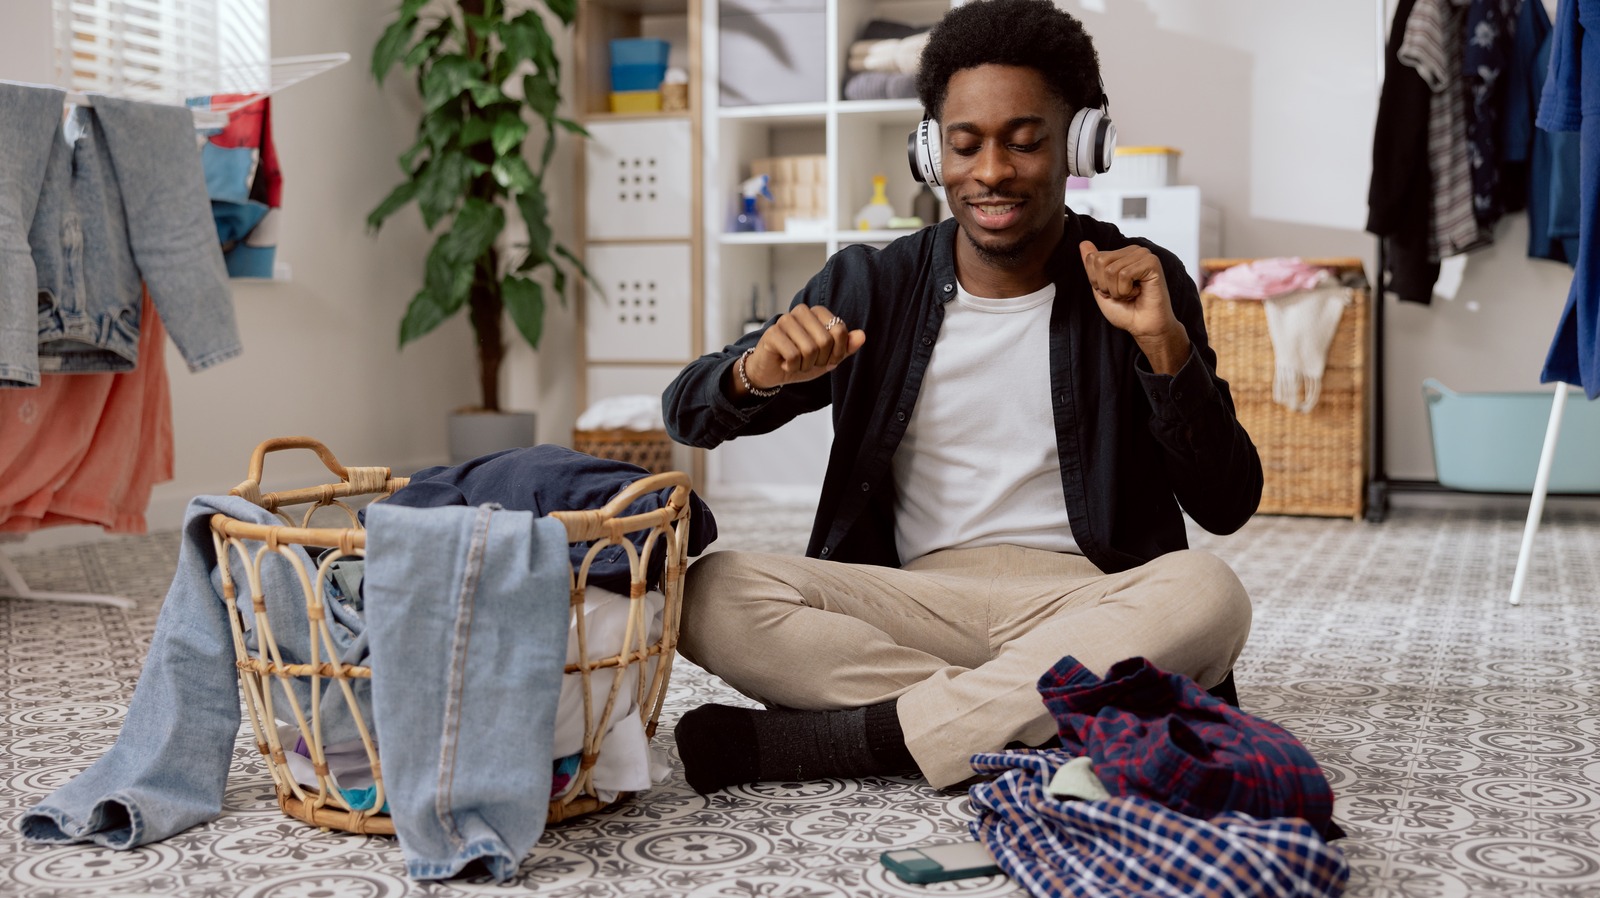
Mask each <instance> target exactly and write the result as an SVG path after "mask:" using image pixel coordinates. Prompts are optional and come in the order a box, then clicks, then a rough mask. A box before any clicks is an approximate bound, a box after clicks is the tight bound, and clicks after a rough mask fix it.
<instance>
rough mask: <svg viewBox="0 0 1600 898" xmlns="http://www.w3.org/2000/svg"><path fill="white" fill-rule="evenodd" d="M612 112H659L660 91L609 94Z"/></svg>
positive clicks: (623, 91) (631, 91) (613, 92)
mask: <svg viewBox="0 0 1600 898" xmlns="http://www.w3.org/2000/svg"><path fill="white" fill-rule="evenodd" d="M611 111H612V112H660V111H661V91H659V90H621V91H612V92H611Z"/></svg>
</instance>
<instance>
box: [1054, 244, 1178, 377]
mask: <svg viewBox="0 0 1600 898" xmlns="http://www.w3.org/2000/svg"><path fill="white" fill-rule="evenodd" d="M1078 252H1079V253H1080V254H1082V256H1083V270H1084V272H1085V273H1086V274H1088V276H1089V289H1090V290H1091V291H1093V293H1094V299H1095V302H1096V303H1098V304H1099V306H1100V314H1102V315H1104V316H1105V318H1106V320H1107V321H1109V322H1111V325H1112V326H1113V327H1116V328H1119V329H1121V330H1124V331H1127V332H1128V333H1129V334H1130V335H1132V336H1133V339H1134V340H1135V341H1136V342H1137V343H1138V344H1139V348H1140V349H1141V350H1143V352H1144V354H1145V357H1146V358H1148V359H1149V360H1150V368H1151V370H1153V371H1155V372H1156V373H1157V374H1176V373H1177V371H1178V369H1179V368H1182V367H1183V363H1184V362H1185V361H1187V360H1188V358H1189V332H1188V331H1187V330H1185V329H1184V327H1183V323H1182V322H1180V321H1179V320H1178V317H1177V316H1176V315H1174V314H1173V313H1172V298H1171V296H1170V295H1169V294H1168V293H1167V282H1166V276H1165V273H1164V272H1163V271H1162V270H1161V260H1160V259H1158V258H1156V254H1155V253H1153V252H1151V251H1150V250H1149V249H1148V248H1146V247H1143V246H1139V245H1138V244H1130V245H1128V246H1125V247H1123V248H1122V249H1114V250H1107V251H1105V252H1101V251H1100V250H1099V249H1097V248H1095V245H1094V244H1093V243H1090V242H1089V241H1087V240H1085V241H1083V242H1081V243H1079V244H1078Z"/></svg>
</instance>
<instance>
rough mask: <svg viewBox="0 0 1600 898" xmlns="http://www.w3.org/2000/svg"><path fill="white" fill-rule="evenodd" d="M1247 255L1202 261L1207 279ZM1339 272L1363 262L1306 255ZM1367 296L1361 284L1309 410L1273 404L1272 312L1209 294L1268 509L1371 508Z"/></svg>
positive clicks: (1208, 315)
mask: <svg viewBox="0 0 1600 898" xmlns="http://www.w3.org/2000/svg"><path fill="white" fill-rule="evenodd" d="M1248 261H1250V260H1249V259H1206V260H1203V261H1202V262H1201V268H1202V270H1203V271H1204V277H1205V278H1206V279H1207V280H1209V279H1210V276H1211V275H1213V274H1215V273H1216V272H1219V271H1221V270H1223V269H1225V268H1231V267H1233V266H1234V265H1239V264H1242V263H1244V262H1248ZM1305 261H1306V262H1307V263H1309V264H1312V265H1316V266H1318V267H1322V268H1327V269H1329V270H1330V271H1332V272H1333V273H1334V274H1336V275H1339V276H1341V277H1342V276H1345V275H1351V274H1360V273H1361V271H1362V263H1361V260H1360V259H1354V258H1348V259H1346V258H1340V259H1306V260H1305ZM1370 302H1371V301H1370V297H1369V294H1368V291H1367V290H1366V289H1365V288H1361V289H1357V290H1356V291H1355V296H1354V300H1353V301H1352V302H1351V303H1350V305H1348V306H1346V307H1345V310H1344V317H1342V318H1341V319H1340V320H1339V328H1338V330H1337V331H1335V332H1334V335H1333V343H1332V344H1331V345H1330V346H1329V349H1328V365H1327V368H1326V369H1325V370H1324V372H1323V375H1322V395H1321V397H1320V398H1319V399H1318V400H1317V404H1316V407H1315V408H1313V409H1312V410H1311V411H1310V412H1298V411H1293V410H1291V409H1288V408H1285V407H1284V406H1282V405H1279V404H1278V403H1276V402H1273V401H1272V379H1273V359H1274V355H1273V350H1272V340H1271V338H1270V337H1269V336H1268V334H1267V313H1266V309H1265V307H1264V306H1263V304H1262V303H1261V302H1259V301H1257V300H1229V299H1221V298H1219V297H1216V296H1212V295H1211V294H1209V293H1205V292H1204V291H1202V292H1201V294H1200V304H1201V307H1202V308H1203V309H1204V311H1205V319H1206V331H1207V333H1208V334H1209V335H1210V340H1211V346H1212V347H1213V348H1214V349H1215V350H1216V352H1217V373H1218V374H1219V375H1221V377H1222V379H1223V380H1226V381H1227V382H1228V388H1229V390H1230V391H1231V392H1232V393H1233V402H1234V406H1235V408H1236V409H1237V411H1238V415H1239V422H1240V423H1241V424H1243V425H1244V428H1245V430H1246V431H1248V432H1249V434H1250V438H1251V440H1252V441H1254V442H1255V444H1256V450H1257V451H1258V452H1259V453H1260V454H1261V467H1262V473H1263V477H1264V480H1265V482H1264V484H1263V486H1262V491H1261V507H1260V511H1261V513H1263V514H1292V515H1315V516H1322V517H1342V518H1355V519H1357V520H1359V519H1360V518H1361V516H1362V513H1363V511H1364V510H1365V502H1366V478H1367V402H1368V396H1367V391H1368V385H1369V383H1370V380H1369V377H1368V364H1369V356H1368V350H1367V346H1368V343H1369V342H1370V334H1369V327H1370V325H1369V322H1370V320H1371V308H1370Z"/></svg>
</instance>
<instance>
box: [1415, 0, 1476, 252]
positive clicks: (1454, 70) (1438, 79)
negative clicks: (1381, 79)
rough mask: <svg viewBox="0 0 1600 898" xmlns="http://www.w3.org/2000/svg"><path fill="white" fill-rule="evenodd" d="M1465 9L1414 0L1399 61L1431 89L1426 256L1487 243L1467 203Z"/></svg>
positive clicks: (1449, 2) (1449, 1)
mask: <svg viewBox="0 0 1600 898" xmlns="http://www.w3.org/2000/svg"><path fill="white" fill-rule="evenodd" d="M1465 17H1466V9H1465V8H1464V7H1462V6H1458V5H1456V4H1455V2H1454V0H1417V5H1416V6H1415V7H1414V8H1413V9H1412V10H1411V16H1410V18H1408V19H1406V30H1405V35H1404V37H1403V38H1402V39H1401V44H1400V52H1399V58H1400V61H1401V62H1404V63H1405V64H1407V65H1409V66H1411V67H1412V68H1414V69H1416V70H1417V74H1419V75H1421V76H1422V80H1423V81H1426V82H1427V83H1428V87H1429V88H1430V89H1432V91H1433V100H1432V102H1431V103H1429V105H1428V169H1429V171H1430V172H1432V174H1433V217H1432V219H1431V231H1432V234H1431V237H1430V244H1429V258H1430V259H1432V260H1435V261H1436V260H1439V259H1443V258H1446V257H1448V256H1454V255H1459V254H1460V253H1464V252H1466V251H1468V250H1472V249H1477V248H1478V247H1480V246H1484V245H1486V244H1488V243H1489V242H1490V241H1491V239H1492V237H1491V235H1489V234H1488V233H1486V232H1485V231H1483V230H1482V229H1480V228H1479V226H1478V217H1477V213H1476V212H1475V211H1474V209H1473V205H1472V163H1471V153H1470V151H1469V149H1468V145H1467V123H1466V114H1465V106H1466V102H1467V96H1466V82H1465V80H1464V79H1463V78H1462V77H1461V65H1462V56H1463V51H1464V49H1465V48H1464V46H1463V44H1464V39H1463V37H1462V35H1463V29H1464V27H1465V24H1466V19H1465Z"/></svg>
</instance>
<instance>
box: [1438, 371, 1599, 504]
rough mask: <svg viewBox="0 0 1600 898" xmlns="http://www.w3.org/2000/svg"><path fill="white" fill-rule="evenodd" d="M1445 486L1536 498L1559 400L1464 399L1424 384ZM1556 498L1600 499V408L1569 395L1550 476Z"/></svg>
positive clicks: (1536, 396) (1526, 396)
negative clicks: (1554, 404) (1564, 495)
mask: <svg viewBox="0 0 1600 898" xmlns="http://www.w3.org/2000/svg"><path fill="white" fill-rule="evenodd" d="M1422 398H1423V399H1424V401H1425V402H1426V404H1427V406H1428V422H1429V424H1430V425H1431V429H1432V432H1433V465H1434V469H1435V470H1436V471H1437V473H1438V477H1439V484H1440V485H1441V486H1447V487H1450V488H1451V489H1458V490H1471V491H1474V492H1489V493H1532V492H1533V480H1534V477H1535V476H1536V475H1537V474H1538V471H1539V452H1540V451H1541V450H1542V449H1543V447H1544V434H1545V428H1546V427H1547V426H1548V425H1549V422H1550V407H1551V403H1552V402H1553V401H1554V399H1555V396H1554V394H1552V393H1538V392H1534V393H1457V392H1455V391H1454V390H1451V389H1450V388H1449V387H1446V386H1445V385H1444V384H1442V383H1440V382H1438V381H1437V380H1434V379H1433V378H1431V377H1430V378H1428V379H1427V380H1424V381H1423V382H1422ZM1550 492H1552V493H1600V402H1588V401H1586V400H1585V399H1584V397H1583V393H1582V392H1581V391H1576V392H1569V394H1568V396H1567V404H1566V410H1565V412H1564V413H1563V414H1562V416H1561V436H1560V438H1559V439H1558V440H1557V442H1556V457H1555V463H1554V465H1553V466H1552V467H1551V469H1550Z"/></svg>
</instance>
